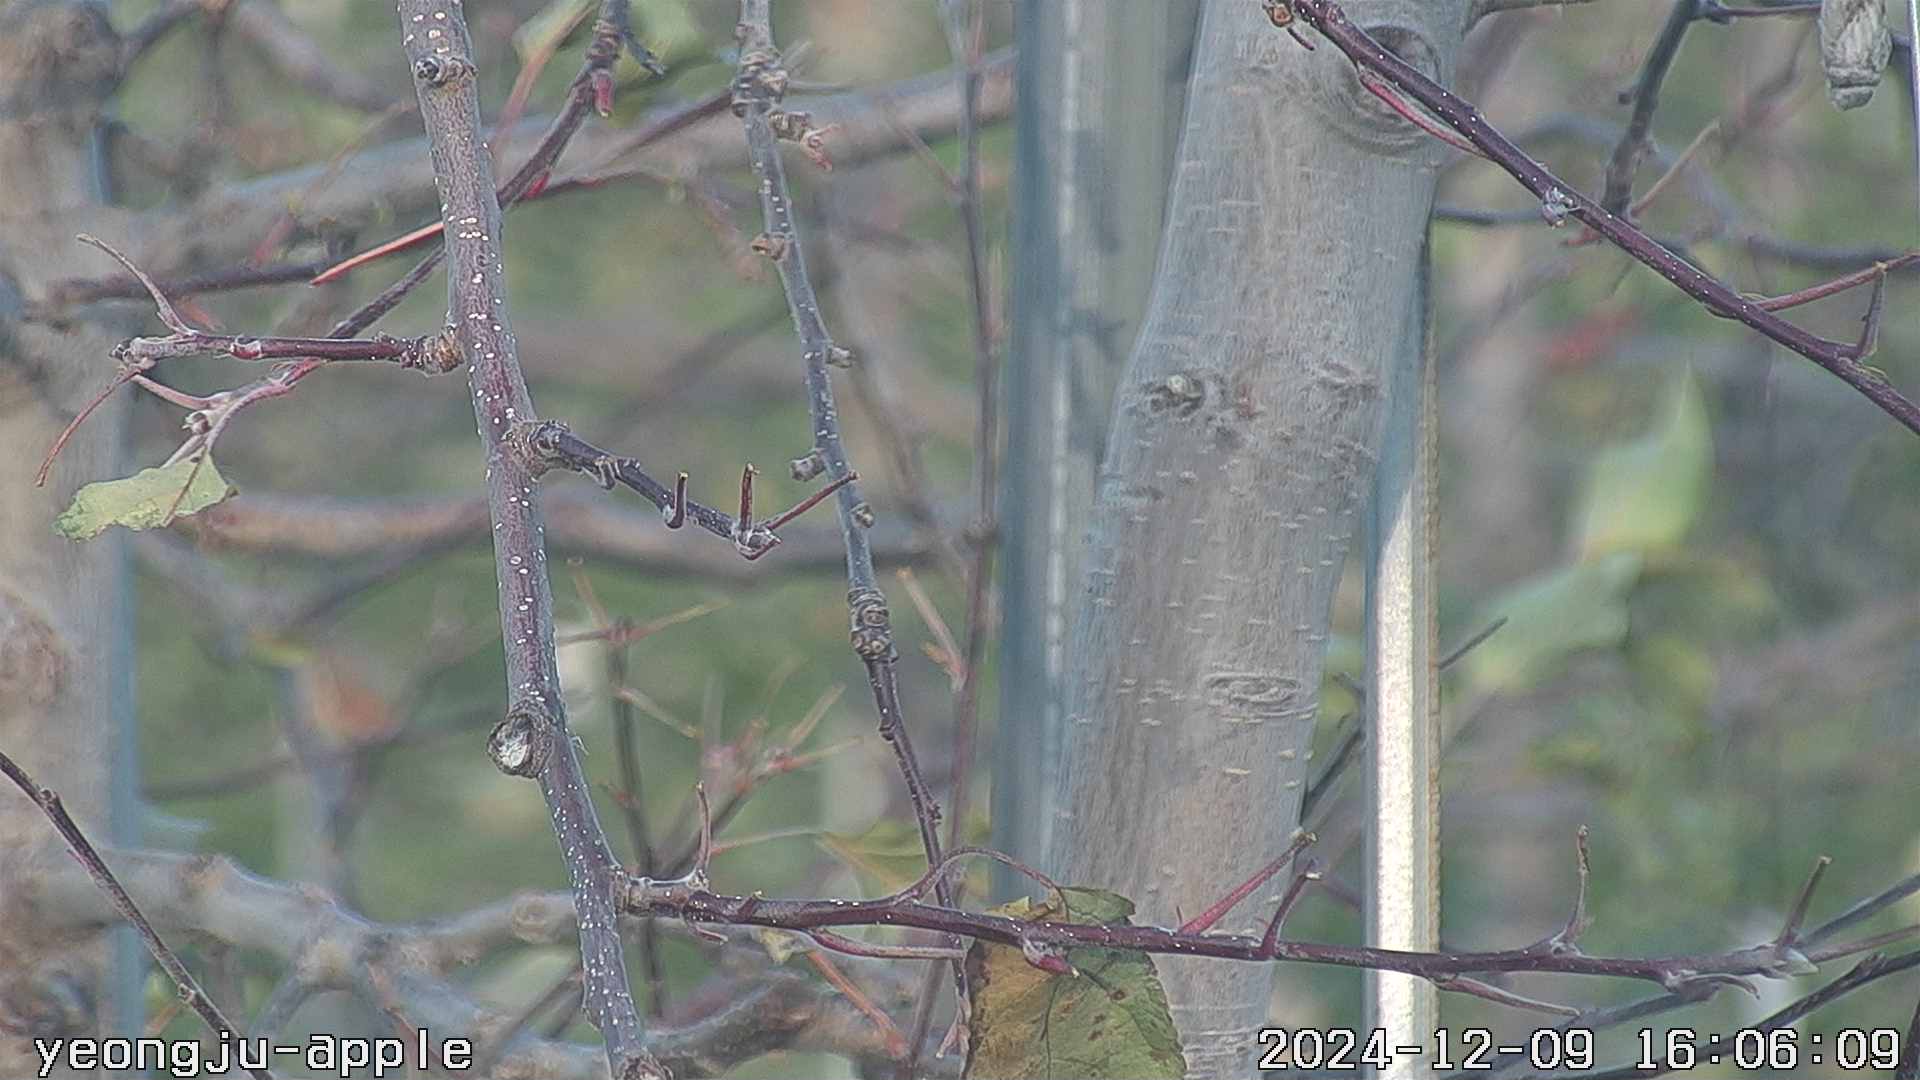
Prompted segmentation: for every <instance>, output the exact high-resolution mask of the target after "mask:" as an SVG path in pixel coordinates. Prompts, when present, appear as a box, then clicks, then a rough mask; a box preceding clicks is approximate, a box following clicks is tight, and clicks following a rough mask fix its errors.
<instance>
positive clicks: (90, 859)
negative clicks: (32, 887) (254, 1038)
mask: <svg viewBox="0 0 1920 1080" xmlns="http://www.w3.org/2000/svg"><path fill="white" fill-rule="evenodd" d="M0 773H5V774H6V777H7V779H9V780H11V781H13V783H14V785H15V786H17V787H18V788H19V789H20V790H21V791H23V792H25V793H26V794H27V797H28V798H30V799H32V800H33V801H34V802H36V803H38V804H40V809H41V810H42V811H44V812H45V813H46V815H47V820H48V821H51V822H52V823H53V827H54V829H55V830H56V831H58V832H59V833H60V838H61V839H62V840H64V841H66V844H67V850H69V851H71V852H72V853H73V857H74V858H75V859H77V860H79V862H80V865H81V866H83V867H85V868H86V871H87V875H88V876H89V877H91V878H92V879H93V881H94V884H95V885H96V886H98V887H99V889H100V891H101V892H102V893H104V894H106V897H107V899H108V901H109V902H111V903H112V904H113V909H114V910H115V911H117V912H119V913H120V917H121V918H123V919H125V920H126V921H127V922H129V923H131V924H132V925H133V928H134V929H135V930H136V931H138V932H139V934H140V940H141V941H142V942H144V943H145V944H146V946H147V952H148V953H149V954H150V955H151V956H152V957H153V959H154V962H155V963H157V964H159V965H160V969H161V970H162V971H165V972H166V973H167V977H168V978H169V979H171V980H173V986H174V989H175V991H176V992H178V993H179V995H180V999H181V1000H182V1001H185V1002H186V1003H187V1004H188V1005H189V1006H191V1007H192V1008H193V1011H194V1012H195V1013H198V1014H199V1016H200V1019H201V1020H203V1021H205V1022H206V1025H207V1029H208V1030H210V1031H212V1032H213V1033H214V1035H215V1037H216V1038H220V1039H226V1038H228V1037H229V1036H231V1037H235V1038H245V1033H244V1031H243V1029H242V1028H241V1027H240V1026H239V1025H237V1024H235V1023H234V1022H233V1021H231V1020H228V1019H227V1017H226V1015H225V1014H224V1013H222V1012H221V1011H220V1007H219V1006H218V1005H215V1004H214V1003H213V999H212V998H210V997H208V996H207V992H206V991H205V990H202V989H200V983H199V982H198V981H197V980H195V979H194V977H193V973H192V972H190V971H188V970H187V966H186V965H185V964H183V963H181V962H180V957H179V956H177V955H176V954H175V953H174V951H173V950H172V949H170V948H168V947H167V943H166V942H165V941H163V940H161V938H160V934H159V932H158V931H157V930H155V929H154V928H153V924H152V923H151V922H148V921H147V917H146V915H144V914H142V913H141V911H140V908H139V906H138V905H136V904H135V903H134V902H133V897H131V896H129V895H127V890H126V889H125V887H123V886H122V885H121V884H120V879H119V878H117V877H115V876H114V874H113V871H112V870H111V869H109V868H108V867H107V863H106V860H105V859H102V858H101V857H100V853H99V852H98V851H96V850H94V847H93V845H92V844H91V843H89V842H88V841H87V836H86V834H85V833H83V832H81V831H80V826H79V825H78V824H76V823H75V822H74V820H73V818H72V817H71V816H70V815H69V814H68V813H67V808H66V807H65V806H63V805H62V804H61V802H60V796H59V794H58V793H56V792H54V791H51V790H49V789H47V788H43V787H41V786H40V785H39V784H37V783H35V782H34V780H33V778H32V777H31V776H28V775H27V772H26V770H25V769H22V768H21V767H20V766H19V765H17V764H15V763H14V760H13V759H12V758H10V757H8V756H7V755H6V754H5V753H0ZM247 1071H248V1072H249V1073H252V1074H253V1075H254V1076H256V1077H260V1078H261V1080H272V1074H271V1073H269V1072H268V1071H267V1070H266V1069H264V1068H259V1069H255V1068H249V1069H248V1070H247Z"/></svg>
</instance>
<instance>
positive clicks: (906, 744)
mask: <svg viewBox="0 0 1920 1080" xmlns="http://www.w3.org/2000/svg"><path fill="white" fill-rule="evenodd" d="M735 33H736V35H737V36H738V37H739V39H740V71H739V74H738V75H736V76H735V78H734V83H733V112H734V115H736V116H738V117H740V119H741V121H742V122H743V123H744V124H745V126H746V134H747V155H748V157H749V159H750V160H751V162H752V165H753V173H754V176H755V177H757V178H758V179H759V181H760V184H759V188H760V205H761V212H762V216H763V218H764V220H765V225H766V231H765V232H764V233H762V234H761V236H760V237H759V238H758V239H757V240H756V242H755V243H756V247H758V248H759V249H760V250H762V251H763V253H765V254H766V255H767V256H768V257H770V258H771V259H773V261H774V264H775V265H776V266H777V267H778V268H779V272H780V284H781V286H782V288H784V289H785V291H786V294H787V306H788V308H789V309H790V310H791V311H792V313H793V325H794V329H795V331H796V332H797V333H798V335H799V338H800V349H801V361H802V364H803V367H804V373H805V378H806V390H807V409H808V413H809V415H810V416H811V417H812V421H813V439H812V444H811V451H812V454H813V455H816V456H817V457H818V459H819V462H820V464H822V465H824V466H825V468H826V473H827V475H828V476H829V477H831V478H833V479H836V480H837V479H840V478H842V477H847V476H850V475H851V474H852V473H853V467H852V466H851V465H850V464H849V463H848V461H847V451H846V447H845V445H844V444H843V443H842V442H841V438H840V417H839V413H838V412H837V411H836V409H835V407H834V401H833V381H832V379H831V377H830V376H829V375H828V373H827V365H828V364H830V363H833V364H846V363H849V362H851V360H852V355H851V353H850V352H849V351H848V350H846V349H844V348H842V347H840V346H839V345H836V344H834V341H833V338H832V337H831V336H830V335H829V334H828V333H827V328H826V324H825V322H824V321H823V320H822V319H821V315H820V299H819V297H818V296H816V295H815V294H814V291H813V282H812V281H811V280H810V279H809V278H808V276H807V262H806V254H805V251H804V250H803V247H802V244H801V240H800V234H799V224H798V221H797V220H796V217H795V214H794V205H793V192H792V190H791V189H790V188H789V187H788V185H787V174H786V166H785V164H784V163H783V162H782V161H781V158H780V144H779V140H780V138H781V137H782V136H784V137H787V138H793V139H802V140H804V139H805V138H806V137H807V136H808V135H809V134H810V133H813V132H817V131H818V130H820V129H819V128H817V127H814V126H813V124H812V122H811V117H809V116H808V114H805V113H794V112H788V111H785V110H783V109H782V108H781V107H780V103H781V100H782V98H783V97H784V96H785V93H786V85H787V72H786V69H785V68H784V67H782V66H781V63H780V51H779V49H778V48H777V47H776V46H775V45H774V42H773V22H772V11H771V3H770V0H741V2H740V21H739V23H738V25H737V26H736V27H735ZM837 505H838V508H839V511H840V534H841V538H842V539H843V541H844V542H845V544H846V549H847V585H848V589H847V606H848V609H849V611H850V613H851V617H852V642H853V651H854V652H855V654H857V655H858V656H859V657H860V659H861V662H862V663H864V664H865V665H866V668H867V685H868V686H869V688H871V689H872V691H873V701H874V708H875V710H876V711H877V712H878V713H879V718H880V737H881V738H882V739H884V740H886V742H887V745H888V746H890V747H892V749H893V753H894V759H895V761H896V762H897V763H898V765H899V767H900V773H901V775H902V777H903V778H904V779H905V780H906V785H907V795H908V797H909V798H910V799H911V801H912V803H913V812H914V820H915V821H916V822H917V823H918V825H919V828H920V843H921V846H922V847H923V848H925V850H926V853H927V863H928V865H930V866H939V865H940V862H941V858H940V850H941V845H940V831H939V830H940V807H939V804H938V803H937V802H936V801H935V799H934V795H933V792H932V790H931V789H930V788H929V787H928V785H927V782H926V778H925V776H924V775H922V773H921V771H920V763H919V761H918V759H917V758H916V757H915V755H914V750H913V741H912V739H911V737H910V736H909V734H908V731H907V727H906V723H905V720H904V718H903V716H902V714H901V707H900V688H899V684H898V681H897V673H896V672H895V670H894V667H895V664H896V663H897V661H898V660H899V652H898V650H897V649H896V648H895V647H894V642H893V628H892V626H891V625H890V622H889V617H888V613H887V601H886V596H885V594H884V593H882V592H881V590H880V587H879V584H878V582H877V580H876V579H875V576H874V572H873V549H872V546H871V542H870V541H869V539H868V537H867V529H868V528H869V527H870V526H871V525H872V524H873V510H872V508H871V507H869V506H868V505H867V504H866V502H865V501H864V500H862V499H861V497H860V491H859V488H858V487H857V486H856V485H855V484H853V483H848V484H846V485H845V486H844V487H842V488H840V492H839V500H838V503H837ZM936 891H937V892H938V894H939V898H940V901H941V902H942V903H943V904H951V903H952V902H953V901H952V897H953V892H952V889H951V887H950V886H949V885H948V884H947V883H946V879H945V878H944V877H941V878H940V879H939V880H938V882H937V884H936ZM953 972H954V980H955V983H956V985H957V986H959V987H961V988H962V989H964V987H965V979H966V975H965V972H964V970H963V969H962V967H961V966H960V964H959V963H958V962H957V961H956V962H955V963H954V965H953ZM964 996H965V995H964V993H963V994H962V997H963V998H964Z"/></svg>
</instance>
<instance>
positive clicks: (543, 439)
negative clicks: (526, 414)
mask: <svg viewBox="0 0 1920 1080" xmlns="http://www.w3.org/2000/svg"><path fill="white" fill-rule="evenodd" d="M566 433H567V425H566V423H565V422H563V421H560V420H522V421H520V422H519V423H517V424H514V425H513V426H512V427H510V428H508V429H507V439H506V441H507V445H508V446H510V447H512V448H513V451H514V452H515V453H517V454H519V455H520V457H521V458H522V459H523V460H524V461H526V463H527V467H528V469H530V470H531V471H532V472H533V475H535V476H539V475H541V474H542V473H545V472H546V471H547V470H548V469H550V468H552V467H553V466H555V465H557V464H560V460H559V457H560V437H561V436H562V435H565V434H566ZM599 464H600V463H599V462H597V461H596V462H595V463H594V465H595V466H596V473H595V479H597V480H599V481H600V483H601V485H602V486H603V487H607V488H611V487H613V483H612V481H611V480H610V479H609V478H608V477H606V476H605V475H602V474H600V473H599V472H598V471H597V466H598V465H599Z"/></svg>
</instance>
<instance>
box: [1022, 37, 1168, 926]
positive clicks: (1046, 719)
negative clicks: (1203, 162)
mask: <svg viewBox="0 0 1920 1080" xmlns="http://www.w3.org/2000/svg"><path fill="white" fill-rule="evenodd" d="M1198 13H1199V0H1168V2H1166V3H1156V4H1117V3H1114V2H1113V0H1057V2H1053V3H1045V4H1021V5H1019V6H1018V7H1017V8H1016V9H1015V17H1016V19H1017V24H1016V28H1015V34H1016V44H1017V45H1018V48H1019V53H1018V60H1017V68H1016V71H1015V81H1016V85H1017V93H1016V97H1015V108H1016V110H1017V113H1016V117H1015V132H1016V149H1015V162H1014V173H1015V182H1014V196H1013V198H1014V210H1013V218H1014V224H1013V249H1014V254H1013V259H1014V275H1013V276H1014V280H1015V281H1017V282H1019V287H1018V288H1017V289H1015V290H1014V294H1013V298H1012V309H1013V333H1012V336H1011V339H1010V357H1009V362H1008V364H1007V372H1006V377H1005V378H1006V384H1007V395H1006V403H1007V404H1006V415H1007V429H1008V430H1007V450H1006V468H1005V469H1004V470H1003V471H1002V473H1001V483H1000V513H999V519H1000V529H1001V532H1000V565H1001V573H1002V578H1001V581H1002V589H1001V596H1002V598H1003V599H1002V608H1001V610H1002V617H1001V633H1002V635H1003V636H1002V647H1001V649H1000V711H999V716H1000V726H999V730H998V732H997V734H996V736H995V739H994V753H995V760H994V771H993V800H994V801H993V828H994V841H993V842H994V846H995V847H996V848H999V849H1000V850H1002V851H1006V852H1009V853H1011V854H1013V855H1016V856H1018V857H1020V858H1023V859H1030V860H1031V859H1037V858H1039V857H1040V855H1041V853H1042V852H1043V851H1045V850H1046V829H1047V826H1048V825H1049V823H1050V822H1051V820H1052V819H1051V818H1050V817H1049V816H1048V815H1046V814H1044V813H1042V812H1041V809H1042V805H1043V802H1044V800H1045V799H1046V797H1047V796H1046V788H1047V786H1048V785H1049V784H1050V783H1051V780H1050V778H1049V773H1050V770H1049V767H1048V765H1047V763H1048V762H1050V761H1052V760H1054V759H1056V758H1057V757H1058V753H1059V751H1058V746H1057V745H1050V744H1049V740H1050V739H1052V740H1056V741H1057V738H1058V736H1059V735H1060V734H1061V732H1062V728H1061V725H1060V724H1059V716H1060V710H1061V707H1062V693H1061V690H1062V683H1061V673H1062V671H1063V669H1064V666H1065V661H1066V644H1067V630H1068V621H1069V620H1070V619H1071V618H1072V611H1073V605H1074V603H1075V601H1076V595H1077V591H1078V583H1079V581H1080V570H1081V557H1082V555H1083V554H1084V552H1085V546H1084V544H1083V540H1084V538H1085V536H1086V531H1087V521H1088V516H1089V515H1090V514H1091V512H1092V510H1093V500H1094V488H1095V483H1094V478H1095V476H1096V474H1097V473H1098V471H1099V468H1100V459H1101V457H1102V455H1103V454H1105V452H1106V445H1107V423H1108V421H1109V420H1110V419H1111V418H1112V416H1113V390H1114V387H1115V385H1116V384H1117V383H1118V381H1119V377H1120V372H1121V369H1122V367H1123V366H1124V365H1125V363H1126V359H1127V352H1128V350H1129V348H1130V347H1131V346H1132V344H1133V339H1134V335H1135V334H1136V333H1137V332H1138V330H1139V327H1140V318H1141V316H1142V314H1143V313H1144V311H1145V308H1146V300H1147V290H1148V288H1149V287H1150V286H1151V284H1152V280H1153V268H1154V262H1155V256H1156V255H1157V254H1158V252H1159V249H1160V230H1161V222H1162V216H1163V212H1164V210H1165V206H1166V196H1167V181H1168V179H1169V177H1170V175H1171V173H1172V169H1173V156H1174V152H1175V150H1176V149H1177V148H1178V144H1179V137H1180V123H1179V121H1180V114H1181V111H1182V108H1183V106H1184V104H1185V99H1186V86H1187V72H1188V62H1189V59H1190V54H1191V51H1192V47H1193V34H1194V29H1195V26H1196V24H1197V21H1198ZM995 873H996V875H997V877H996V888H997V891H998V892H999V893H1000V894H1001V895H1009V894H1012V893H1017V892H1019V891H1021V890H1023V889H1024V888H1025V887H1026V885H1027V882H1026V880H1025V879H1024V878H1020V877H1019V876H1018V875H1017V874H1014V873H1013V872H1012V871H1010V870H1008V869H1007V868H1005V867H1000V866H996V867H995Z"/></svg>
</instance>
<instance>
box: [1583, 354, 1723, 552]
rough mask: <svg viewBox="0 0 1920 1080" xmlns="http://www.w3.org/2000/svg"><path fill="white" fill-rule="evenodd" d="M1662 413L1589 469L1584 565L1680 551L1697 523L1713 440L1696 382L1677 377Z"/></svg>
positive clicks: (1688, 374) (1709, 473)
mask: <svg viewBox="0 0 1920 1080" xmlns="http://www.w3.org/2000/svg"><path fill="white" fill-rule="evenodd" d="M1666 397H1667V406H1666V409H1665V410H1664V412H1663V413H1662V415H1661V416H1660V417H1659V418H1658V419H1656V420H1655V421H1654V425H1653V427H1652V428H1651V429H1650V430H1649V431H1648V432H1647V433H1646V434H1645V435H1642V436H1641V437H1640V438H1638V439H1635V440H1633V441H1631V442H1627V443H1622V444H1620V445H1617V446H1611V447H1608V448H1607V449H1605V450H1602V451H1601V452H1600V453H1599V454H1598V455H1597V456H1595V458H1594V460H1593V465H1592V466H1591V467H1590V468H1589V469H1588V470H1587V480H1586V491H1585V493H1584V494H1583V495H1582V497H1581V500H1580V509H1579V511H1578V515H1577V517H1576V519H1575V520H1576V521H1577V522H1578V524H1577V525H1576V527H1575V536H1577V537H1578V547H1579V552H1580V557H1581V558H1582V559H1591V558H1594V557H1595V556H1598V555H1605V554H1608V553H1611V552H1615V551H1637V552H1642V553H1655V552H1662V551H1669V550H1672V549H1674V548H1677V547H1679V546H1680V543H1681V541H1683V540H1685V539H1686V536H1687V532H1688V530H1690V529H1691V528H1692V527H1693V523H1694V522H1695V521H1696V520H1698V519H1699V517H1700V509H1701V507H1702V505H1703V504H1704V503H1705V502H1706V495H1707V485H1708V481H1709V480H1710V479H1711V477H1712V474H1713V439H1712V436H1711V433H1710V432H1709V429H1708V422H1707V408H1706V404H1705V403H1704V402H1703V401H1702V400H1701V396H1700V386H1699V383H1698V382H1697V381H1696V380H1695V379H1694V377H1693V373H1692V372H1691V371H1682V372H1681V373H1680V374H1679V375H1678V376H1676V377H1675V379H1674V380H1673V384H1672V385H1671V387H1670V388H1669V391H1668V393H1667V395H1666Z"/></svg>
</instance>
